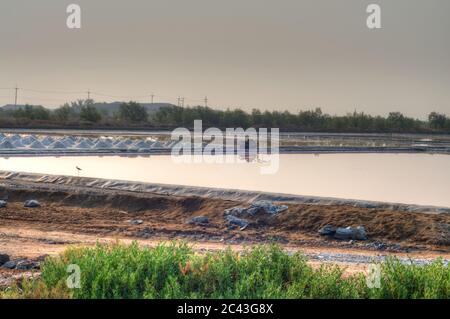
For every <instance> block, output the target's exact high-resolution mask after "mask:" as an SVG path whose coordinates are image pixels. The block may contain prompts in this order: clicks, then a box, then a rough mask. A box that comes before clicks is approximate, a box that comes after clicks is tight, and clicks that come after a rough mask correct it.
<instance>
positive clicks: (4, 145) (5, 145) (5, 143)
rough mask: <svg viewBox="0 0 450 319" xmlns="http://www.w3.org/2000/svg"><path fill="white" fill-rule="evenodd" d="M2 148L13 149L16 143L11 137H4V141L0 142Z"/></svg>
mask: <svg viewBox="0 0 450 319" xmlns="http://www.w3.org/2000/svg"><path fill="white" fill-rule="evenodd" d="M0 148H1V149H13V148H14V145H12V143H11V142H10V141H9V139H7V138H4V139H3V141H2V142H1V143H0Z"/></svg>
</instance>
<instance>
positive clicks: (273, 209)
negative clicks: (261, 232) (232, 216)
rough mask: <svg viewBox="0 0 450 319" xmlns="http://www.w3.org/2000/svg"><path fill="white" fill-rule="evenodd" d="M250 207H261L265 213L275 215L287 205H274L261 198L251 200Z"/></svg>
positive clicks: (285, 208)
mask: <svg viewBox="0 0 450 319" xmlns="http://www.w3.org/2000/svg"><path fill="white" fill-rule="evenodd" d="M252 208H257V209H263V210H264V211H265V212H266V213H267V214H271V215H276V214H279V213H281V212H284V211H285V210H287V209H288V208H289V207H287V206H286V205H274V204H272V203H271V202H269V201H265V200H261V201H256V202H253V203H252Z"/></svg>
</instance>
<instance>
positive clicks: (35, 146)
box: [28, 141, 45, 149]
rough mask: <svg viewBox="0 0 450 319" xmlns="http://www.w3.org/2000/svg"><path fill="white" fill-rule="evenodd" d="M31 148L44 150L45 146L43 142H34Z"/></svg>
mask: <svg viewBox="0 0 450 319" xmlns="http://www.w3.org/2000/svg"><path fill="white" fill-rule="evenodd" d="M28 147H29V148H32V149H44V148H45V145H43V144H42V143H41V142H39V141H34V142H33V143H31V144H30V146H28Z"/></svg>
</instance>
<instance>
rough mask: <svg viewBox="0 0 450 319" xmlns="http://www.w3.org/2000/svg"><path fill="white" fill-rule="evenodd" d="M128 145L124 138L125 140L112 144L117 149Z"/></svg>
mask: <svg viewBox="0 0 450 319" xmlns="http://www.w3.org/2000/svg"><path fill="white" fill-rule="evenodd" d="M128 147H129V145H128V144H127V142H126V140H125V141H121V142H119V143H117V144H115V145H114V148H118V149H124V150H126V149H128Z"/></svg>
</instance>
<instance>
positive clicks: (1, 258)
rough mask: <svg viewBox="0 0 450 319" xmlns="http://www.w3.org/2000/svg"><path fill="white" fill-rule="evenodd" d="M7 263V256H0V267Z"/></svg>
mask: <svg viewBox="0 0 450 319" xmlns="http://www.w3.org/2000/svg"><path fill="white" fill-rule="evenodd" d="M8 261H9V255H7V254H0V266H1V265H3V264H4V263H6V262H8Z"/></svg>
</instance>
